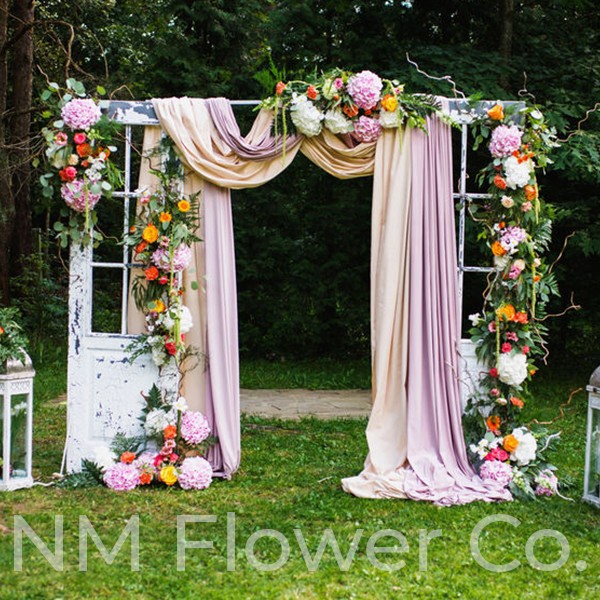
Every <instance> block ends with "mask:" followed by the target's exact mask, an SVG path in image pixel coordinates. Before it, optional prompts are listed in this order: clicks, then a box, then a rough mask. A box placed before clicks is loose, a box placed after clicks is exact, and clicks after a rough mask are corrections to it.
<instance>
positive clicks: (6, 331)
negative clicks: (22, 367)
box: [0, 307, 28, 372]
mask: <svg viewBox="0 0 600 600" xmlns="http://www.w3.org/2000/svg"><path fill="white" fill-rule="evenodd" d="M20 319H21V313H20V311H19V309H17V308H14V307H8V308H0V372H2V371H4V369H5V367H6V361H8V360H15V359H16V360H20V361H21V362H25V351H26V348H27V343H28V342H27V338H26V337H25V334H24V333H23V328H22V327H21V325H20V323H19V321H20Z"/></svg>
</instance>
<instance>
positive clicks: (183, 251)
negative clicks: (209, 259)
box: [152, 244, 192, 273]
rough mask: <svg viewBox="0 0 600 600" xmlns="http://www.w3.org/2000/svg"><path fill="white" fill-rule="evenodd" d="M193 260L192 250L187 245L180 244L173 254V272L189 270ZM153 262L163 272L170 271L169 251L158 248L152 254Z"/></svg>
mask: <svg viewBox="0 0 600 600" xmlns="http://www.w3.org/2000/svg"><path fill="white" fill-rule="evenodd" d="M191 260H192V249H191V248H190V247H189V246H187V245H186V244H179V246H177V248H175V250H174V252H173V271H174V272H176V273H178V272H179V271H183V270H184V269H186V268H187V266H188V265H189V264H190V262H191ZM152 262H153V263H154V264H155V265H156V266H157V267H158V268H159V269H161V270H162V271H170V269H171V261H170V259H169V250H168V249H166V248H158V249H157V250H155V251H154V252H153V253H152Z"/></svg>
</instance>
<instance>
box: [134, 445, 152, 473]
mask: <svg viewBox="0 0 600 600" xmlns="http://www.w3.org/2000/svg"><path fill="white" fill-rule="evenodd" d="M155 458H156V452H150V451H149V450H145V451H144V452H142V453H141V454H140V455H139V456H138V457H137V458H136V459H135V460H134V461H133V463H132V464H133V465H134V466H135V467H137V468H138V469H145V468H149V467H150V468H152V467H154V459H155Z"/></svg>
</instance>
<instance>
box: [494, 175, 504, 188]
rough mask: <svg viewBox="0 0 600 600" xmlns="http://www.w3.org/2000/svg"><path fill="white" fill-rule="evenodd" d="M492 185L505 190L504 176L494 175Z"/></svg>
mask: <svg viewBox="0 0 600 600" xmlns="http://www.w3.org/2000/svg"><path fill="white" fill-rule="evenodd" d="M494 185H495V186H496V187H497V188H498V189H499V190H505V189H506V181H505V180H504V177H502V176H500V175H496V177H494Z"/></svg>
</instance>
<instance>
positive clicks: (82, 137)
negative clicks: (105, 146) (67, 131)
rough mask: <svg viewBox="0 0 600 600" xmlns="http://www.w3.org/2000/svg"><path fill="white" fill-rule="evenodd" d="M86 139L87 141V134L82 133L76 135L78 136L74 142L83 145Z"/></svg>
mask: <svg viewBox="0 0 600 600" xmlns="http://www.w3.org/2000/svg"><path fill="white" fill-rule="evenodd" d="M86 139H87V138H86V135H85V133H81V132H80V133H76V134H75V135H74V136H73V141H74V142H75V143H76V144H83V143H84V142H85V140H86Z"/></svg>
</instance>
